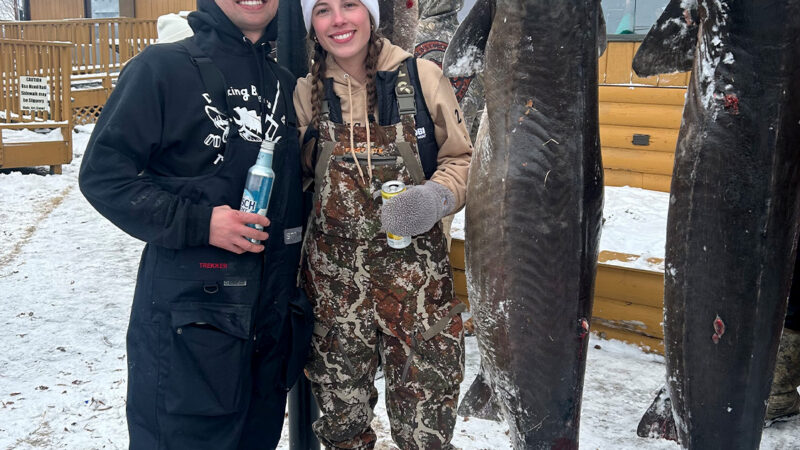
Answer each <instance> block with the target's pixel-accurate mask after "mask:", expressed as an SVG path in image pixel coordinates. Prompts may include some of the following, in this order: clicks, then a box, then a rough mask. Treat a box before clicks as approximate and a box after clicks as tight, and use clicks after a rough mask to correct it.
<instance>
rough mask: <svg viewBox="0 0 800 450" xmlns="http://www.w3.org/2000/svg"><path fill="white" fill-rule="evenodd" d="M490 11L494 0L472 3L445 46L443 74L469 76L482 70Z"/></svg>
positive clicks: (492, 8) (493, 8) (492, 13)
mask: <svg viewBox="0 0 800 450" xmlns="http://www.w3.org/2000/svg"><path fill="white" fill-rule="evenodd" d="M494 12H495V0H478V1H477V2H476V3H475V5H474V6H473V7H472V9H471V10H470V12H469V14H468V15H467V17H465V18H464V21H463V22H461V25H459V26H458V29H457V30H456V32H455V34H454V35H453V38H452V39H451V40H450V44H449V45H448V46H447V51H446V52H445V54H444V60H443V62H442V67H443V69H444V74H445V75H446V76H448V77H451V78H452V77H470V76H473V75H475V74H476V73H479V72H482V71H483V67H484V59H485V57H486V42H487V41H488V39H489V31H491V29H492V22H493V21H494Z"/></svg>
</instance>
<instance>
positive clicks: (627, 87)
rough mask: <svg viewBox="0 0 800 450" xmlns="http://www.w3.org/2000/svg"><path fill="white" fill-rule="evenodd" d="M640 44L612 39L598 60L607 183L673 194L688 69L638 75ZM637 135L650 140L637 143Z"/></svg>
mask: <svg viewBox="0 0 800 450" xmlns="http://www.w3.org/2000/svg"><path fill="white" fill-rule="evenodd" d="M640 44H641V43H640V42H609V43H608V49H607V50H606V52H605V53H604V54H603V56H602V57H601V58H600V60H599V71H598V82H599V87H598V95H599V100H600V105H599V112H600V143H601V145H602V152H603V167H604V168H605V184H606V186H632V187H638V188H643V189H651V190H657V191H664V192H669V188H670V184H671V181H672V166H673V163H674V155H675V146H676V144H677V141H678V131H679V129H680V125H681V118H682V116H683V104H684V102H685V97H686V85H687V84H688V81H689V74H688V73H677V74H669V75H659V76H653V77H648V78H641V77H638V76H636V74H635V73H633V70H632V69H631V64H632V62H633V56H634V54H635V52H636V50H637V49H638V48H639V45H640ZM634 135H646V136H649V144H647V145H637V144H634V143H633V142H634V140H633V137H634Z"/></svg>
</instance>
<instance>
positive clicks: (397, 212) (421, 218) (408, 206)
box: [381, 181, 456, 236]
mask: <svg viewBox="0 0 800 450" xmlns="http://www.w3.org/2000/svg"><path fill="white" fill-rule="evenodd" d="M455 203H456V197H455V195H453V193H452V192H451V191H450V189H448V188H446V187H444V186H442V185H441V184H439V183H436V182H434V181H427V182H425V184H422V185H419V186H410V187H409V188H408V189H407V190H406V191H405V192H403V193H401V194H398V195H397V196H395V197H392V198H390V199H388V200H384V202H383V207H382V208H381V224H382V225H383V229H384V230H385V231H388V232H389V233H391V234H394V235H397V236H416V235H418V234H422V233H425V232H427V231H428V230H430V229H431V228H433V226H434V225H435V224H436V222H438V221H440V220H442V217H444V216H446V215H447V214H449V213H450V212H451V211H452V209H453V206H454V205H455Z"/></svg>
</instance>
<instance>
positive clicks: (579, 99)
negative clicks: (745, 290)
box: [445, 0, 604, 449]
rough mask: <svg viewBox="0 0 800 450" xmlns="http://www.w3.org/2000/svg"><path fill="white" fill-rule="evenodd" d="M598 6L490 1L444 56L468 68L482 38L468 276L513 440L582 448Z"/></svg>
mask: <svg viewBox="0 0 800 450" xmlns="http://www.w3.org/2000/svg"><path fill="white" fill-rule="evenodd" d="M600 15H601V12H600V2H599V0H593V1H580V2H577V1H564V0H527V1H523V0H497V1H496V2H494V1H489V0H482V1H479V2H478V3H477V4H476V5H475V6H474V7H473V10H472V11H471V13H470V15H469V16H468V18H467V19H465V21H464V22H463V23H462V24H461V27H460V28H459V30H458V31H457V32H456V35H455V36H454V38H453V40H452V41H451V42H450V46H449V48H448V50H447V53H446V55H445V67H446V73H447V75H448V76H470V75H472V72H473V70H463V71H459V70H456V69H465V68H466V69H474V68H475V67H476V66H478V65H479V64H475V63H474V62H475V60H476V58H475V55H476V54H481V53H483V50H484V49H485V64H484V66H485V68H486V70H485V71H484V77H485V81H486V84H485V88H486V107H487V113H486V117H487V120H485V121H484V123H483V124H482V127H485V130H484V131H485V132H486V133H487V134H486V137H485V138H481V137H480V135H481V134H482V133H481V132H479V138H478V139H477V145H478V148H477V149H476V153H475V155H474V156H473V158H472V167H471V170H470V175H469V181H468V183H469V184H468V186H469V187H468V190H467V210H466V233H467V234H466V253H467V255H466V256H467V271H468V285H469V298H470V304H471V306H472V312H473V314H474V317H475V321H476V334H477V336H478V344H479V349H480V352H481V357H482V362H483V366H484V369H485V374H486V375H487V378H488V381H489V382H490V383H491V386H492V389H493V391H494V394H495V396H496V398H497V401H498V403H499V405H500V409H501V413H502V415H503V416H504V418H505V420H506V422H507V423H508V425H509V427H510V429H511V439H512V443H513V445H514V447H515V448H532V449H544V448H558V449H576V448H578V429H579V418H580V410H581V408H580V406H581V394H582V390H583V375H584V369H585V365H586V351H587V348H586V346H587V342H588V332H589V321H590V318H591V310H592V294H593V288H594V278H595V270H596V266H597V251H598V240H599V233H600V221H601V216H602V203H603V169H602V165H601V160H600V142H599V137H598V136H599V134H598V109H597V108H598V105H597V101H598V100H597V56H598V55H597V46H596V45H597V40H598V39H597V38H598V29H599V28H600V22H601V18H600ZM490 30H491V33H489V31H490ZM603 37H604V36H603Z"/></svg>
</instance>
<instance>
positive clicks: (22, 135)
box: [2, 128, 64, 144]
mask: <svg viewBox="0 0 800 450" xmlns="http://www.w3.org/2000/svg"><path fill="white" fill-rule="evenodd" d="M2 131H3V143H4V144H11V143H20V142H53V141H63V140H64V135H62V134H61V129H60V128H56V129H54V130H42V131H41V132H40V131H31V130H28V129H21V130H13V129H8V128H4V129H3V130H2Z"/></svg>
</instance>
